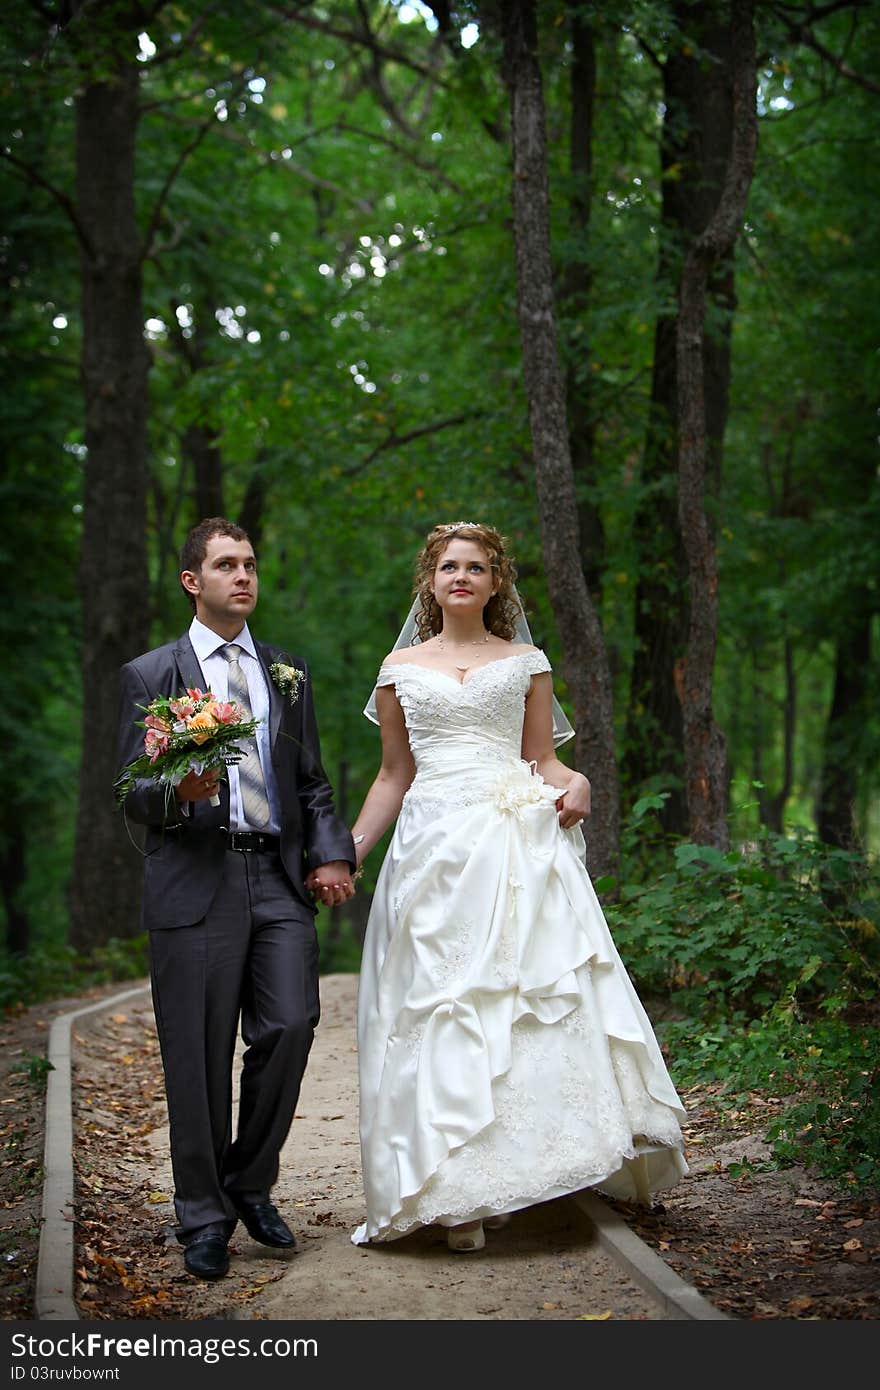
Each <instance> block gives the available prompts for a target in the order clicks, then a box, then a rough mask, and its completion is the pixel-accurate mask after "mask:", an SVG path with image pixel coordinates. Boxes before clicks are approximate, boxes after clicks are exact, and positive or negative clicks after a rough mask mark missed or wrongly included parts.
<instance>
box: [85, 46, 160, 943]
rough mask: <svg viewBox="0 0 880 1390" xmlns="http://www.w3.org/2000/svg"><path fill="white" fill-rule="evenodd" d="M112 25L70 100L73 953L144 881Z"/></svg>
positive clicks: (114, 917)
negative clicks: (74, 256) (126, 689)
mask: <svg viewBox="0 0 880 1390" xmlns="http://www.w3.org/2000/svg"><path fill="white" fill-rule="evenodd" d="M117 22H118V23H119V25H120V27H119V29H118V30H117V32H116V33H115V35H114V44H113V46H112V49H111V47H110V46H109V45H108V47H107V49H106V50H105V55H104V56H105V59H106V62H108V63H112V65H113V70H112V72H111V73H110V74H109V75H108V76H106V77H105V78H104V80H103V81H100V82H93V83H92V84H91V85H89V86H87V87H86V88H85V90H84V91H83V92H82V93H81V95H80V96H79V97H78V98H77V103H76V192H77V203H78V210H79V218H80V226H81V229H82V232H81V235H82V243H81V251H82V255H81V261H82V318H83V348H82V379H83V387H84V392H85V416H86V434H85V439H86V445H87V448H88V457H87V460H86V466H85V496H84V514H83V539H82V553H81V562H80V588H81V595H82V615H83V654H82V681H83V692H84V712H83V726H82V749H83V751H82V764H81V769H80V783H79V810H78V818H77V829H76V847H75V860H74V871H73V881H72V884H71V889H70V916H71V942H72V943H73V945H75V946H76V947H78V948H79V949H81V950H87V949H89V948H91V947H94V946H96V945H98V944H99V943H102V942H105V941H107V940H108V939H109V938H111V937H127V936H131V935H132V934H134V933H136V932H137V931H138V930H139V899H140V883H141V864H140V860H139V859H138V857H137V855H136V854H135V853H134V851H133V849H132V847H131V845H130V844H129V843H128V839H127V836H126V833H125V827H124V823H123V818H122V816H121V814H120V812H119V810H118V809H117V807H116V806H115V803H114V795H113V780H114V777H115V774H116V766H115V745H116V725H117V719H118V695H117V691H118V681H117V675H118V671H119V667H120V665H121V664H122V663H123V662H125V661H127V660H129V659H130V658H131V657H132V656H134V655H136V654H137V653H138V652H140V651H142V650H143V649H144V648H145V647H146V646H147V645H148V638H149V628H150V615H149V611H148V609H149V601H148V594H149V584H148V574H147V555H146V539H145V533H146V495H147V439H146V420H147V376H148V370H149V356H148V353H147V350H146V346H145V344H144V336H143V333H144V316H143V309H142V295H141V240H140V235H139V231H138V225H137V220H136V216H135V198H134V178H135V136H136V131H137V125H138V114H139V113H138V73H137V64H136V62H135V61H134V53H135V51H136V47H137V44H136V32H137V28H136V27H126V25H125V24H124V22H123V20H122V19H121V18H118V20H117ZM106 32H107V31H106V30H105V34H106ZM105 70H106V69H105Z"/></svg>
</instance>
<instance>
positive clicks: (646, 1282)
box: [34, 984, 730, 1322]
mask: <svg viewBox="0 0 880 1390" xmlns="http://www.w3.org/2000/svg"><path fill="white" fill-rule="evenodd" d="M149 992H150V986H149V984H146V985H139V986H137V987H135V988H134V989H127V990H124V991H123V992H122V993H120V994H114V995H111V996H110V997H108V998H106V999H100V1000H98V1002H97V1003H94V1004H89V1005H87V1006H86V1007H84V1008H79V1009H74V1010H72V1011H71V1012H70V1013H67V1014H61V1015H60V1016H59V1017H58V1018H56V1019H54V1020H53V1023H52V1027H51V1030H50V1033H49V1061H50V1063H51V1065H52V1069H51V1070H50V1071H49V1073H48V1076H47V1084H46V1136H45V1149H44V1180H43V1209H42V1226H41V1230H40V1248H39V1254H38V1256H37V1276H36V1291H35V1299H34V1311H35V1317H36V1319H37V1320H38V1321H40V1322H45V1321H50V1320H63V1321H67V1322H70V1321H79V1319H80V1312H79V1309H78V1308H77V1306H76V1303H75V1302H74V1298H73V1288H74V1253H75V1219H76V1212H75V1207H74V1172H73V1105H72V1075H71V1033H72V1030H73V1025H74V1024H75V1023H76V1021H77V1019H80V1018H83V1017H84V1016H86V1015H87V1014H94V1013H101V1012H106V1011H107V1010H108V1009H114V1008H118V1007H119V1005H121V1004H124V1003H126V1002H127V1001H128V1000H130V999H133V998H134V997H135V996H137V995H140V996H143V995H145V994H146V995H148V994H149ZM570 1200H571V1201H572V1202H573V1203H574V1205H575V1207H576V1209H577V1211H578V1213H579V1215H580V1217H581V1218H582V1219H583V1218H586V1220H587V1221H588V1222H589V1224H590V1225H591V1227H592V1228H593V1229H594V1230H595V1232H596V1236H597V1239H598V1241H599V1243H600V1245H601V1246H602V1247H603V1249H605V1250H606V1251H607V1252H608V1253H609V1254H610V1255H611V1257H612V1258H613V1259H614V1260H616V1261H617V1263H618V1264H620V1265H621V1266H622V1267H623V1268H624V1269H625V1270H626V1271H627V1273H628V1274H629V1275H630V1276H631V1277H632V1278H633V1279H634V1280H635V1282H636V1283H637V1284H639V1285H640V1287H641V1288H643V1289H644V1290H645V1292H646V1293H647V1294H649V1295H650V1296H651V1297H652V1298H654V1299H655V1300H657V1302H658V1303H659V1304H660V1306H661V1307H662V1308H663V1310H664V1312H665V1314H666V1316H667V1317H668V1318H670V1319H723V1320H725V1321H730V1319H729V1318H728V1316H727V1314H726V1313H722V1312H721V1311H720V1310H719V1309H717V1308H715V1307H714V1306H713V1305H712V1304H711V1303H709V1302H708V1300H707V1299H705V1298H704V1297H703V1295H702V1294H701V1293H699V1292H698V1291H697V1290H696V1289H694V1288H692V1287H691V1285H690V1284H686V1283H685V1281H684V1280H683V1279H680V1278H679V1276H678V1275H677V1274H676V1273H675V1272H674V1270H672V1269H670V1267H669V1265H667V1264H666V1263H665V1262H664V1261H663V1260H661V1259H660V1257H659V1255H657V1254H655V1252H654V1251H653V1250H652V1249H651V1247H650V1246H649V1245H647V1244H646V1243H645V1242H644V1241H643V1240H641V1239H640V1238H639V1237H638V1236H637V1235H635V1233H634V1232H633V1231H631V1230H630V1229H629V1227H628V1226H627V1224H626V1222H625V1221H624V1220H623V1218H622V1217H620V1216H618V1214H617V1213H616V1212H615V1211H614V1210H613V1209H612V1208H611V1207H610V1206H609V1205H608V1204H607V1202H605V1201H603V1200H602V1198H600V1197H598V1196H597V1195H596V1194H595V1193H593V1192H590V1191H583V1192H576V1193H573V1194H572V1196H571V1198H570Z"/></svg>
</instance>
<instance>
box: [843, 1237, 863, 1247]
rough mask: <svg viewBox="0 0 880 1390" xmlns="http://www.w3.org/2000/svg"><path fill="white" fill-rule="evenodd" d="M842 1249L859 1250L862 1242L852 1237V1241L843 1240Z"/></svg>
mask: <svg viewBox="0 0 880 1390" xmlns="http://www.w3.org/2000/svg"><path fill="white" fill-rule="evenodd" d="M843 1248H844V1250H861V1248H862V1242H861V1241H860V1240H856V1239H855V1237H854V1238H853V1239H852V1240H845V1241H844V1242H843Z"/></svg>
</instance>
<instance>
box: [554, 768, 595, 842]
mask: <svg viewBox="0 0 880 1390" xmlns="http://www.w3.org/2000/svg"><path fill="white" fill-rule="evenodd" d="M556 809H557V811H558V812H559V824H560V825H561V826H562V829H563V830H570V829H571V827H572V826H573V825H580V823H581V821H582V820H586V818H587V816H588V815H589V814H590V784H589V782H588V781H587V779H586V777H584V776H583V775H582V773H580V772H576V773H574V775H573V776H572V779H571V781H570V782H569V784H568V786H567V787H566V789H565V791H564V792H563V793H562V796H560V797H559V798H558V800H557V802H556Z"/></svg>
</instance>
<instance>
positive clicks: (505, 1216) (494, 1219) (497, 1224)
mask: <svg viewBox="0 0 880 1390" xmlns="http://www.w3.org/2000/svg"><path fill="white" fill-rule="evenodd" d="M509 1220H510V1212H509V1211H503V1212H501V1213H500V1215H498V1216H487V1217H485V1218H484V1220H483V1225H484V1226H485V1227H486V1230H487V1231H500V1230H501V1227H502V1226H506V1225H507V1223H508V1221H509Z"/></svg>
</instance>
